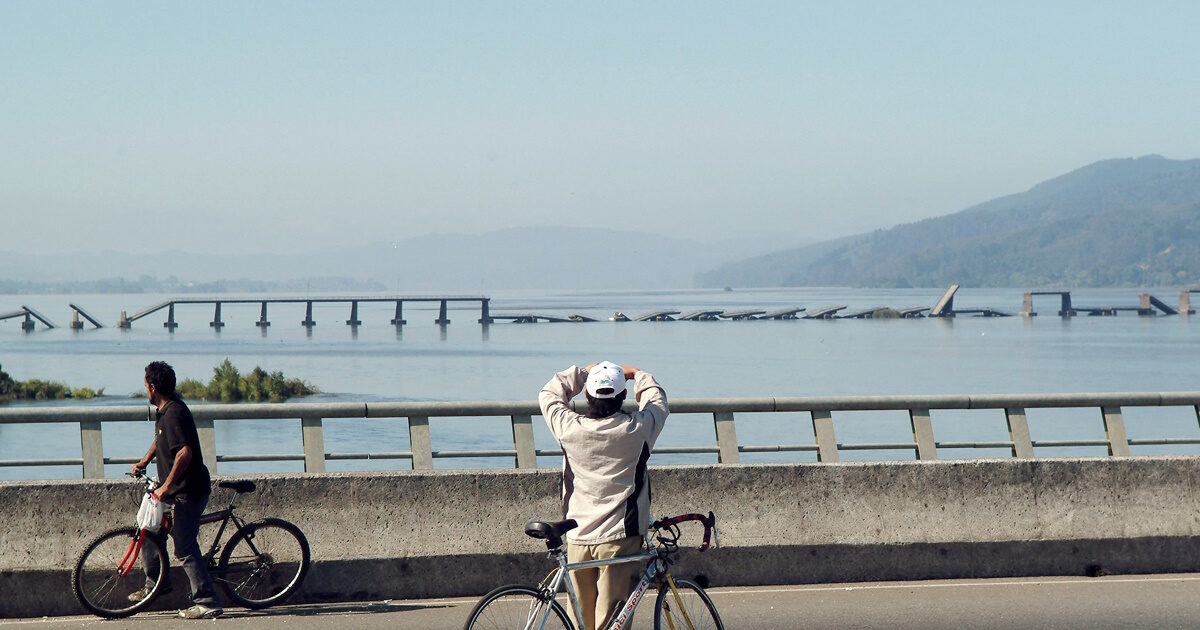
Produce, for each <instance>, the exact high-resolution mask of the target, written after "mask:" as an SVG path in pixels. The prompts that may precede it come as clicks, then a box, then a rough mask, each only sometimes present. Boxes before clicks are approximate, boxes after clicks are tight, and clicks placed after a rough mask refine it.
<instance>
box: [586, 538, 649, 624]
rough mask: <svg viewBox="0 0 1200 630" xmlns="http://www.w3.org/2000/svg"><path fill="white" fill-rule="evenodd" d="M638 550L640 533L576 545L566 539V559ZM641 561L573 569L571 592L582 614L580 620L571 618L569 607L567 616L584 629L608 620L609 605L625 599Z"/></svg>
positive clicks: (610, 556)
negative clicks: (576, 599)
mask: <svg viewBox="0 0 1200 630" xmlns="http://www.w3.org/2000/svg"><path fill="white" fill-rule="evenodd" d="M641 550H642V537H641V536H630V537H629V538H622V539H621V540H615V541H613V542H608V543H600V544H598V545H576V544H574V543H567V562H572V563H574V562H586V561H588V560H605V559H608V558H615V557H617V556H632V555H635V554H637V553H640V552H641ZM642 564H643V563H641V562H623V563H621V564H613V565H609V566H606V567H593V568H591V569H576V570H574V571H572V572H571V581H572V582H574V583H575V595H577V596H578V597H579V608H580V610H581V611H582V614H583V620H582V623H581V622H580V620H579V619H575V609H574V608H571V611H570V612H571V618H572V619H575V625H576V626H577V627H580V628H583V627H586V628H587V630H601V629H602V628H604V626H605V625H607V624H608V622H609V621H610V620H611V617H613V616H615V615H613V614H612V611H613V607H615V606H616V605H617V603H618V602H622V601H625V599H626V598H628V597H629V594H630V593H632V592H633V589H634V587H635V586H637V578H638V576H639V575H640V573H641V569H642Z"/></svg>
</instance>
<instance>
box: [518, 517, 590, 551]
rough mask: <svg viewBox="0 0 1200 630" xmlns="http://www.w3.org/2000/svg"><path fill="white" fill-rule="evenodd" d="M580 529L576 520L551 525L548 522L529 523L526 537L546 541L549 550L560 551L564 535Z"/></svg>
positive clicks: (526, 525)
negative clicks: (577, 528)
mask: <svg viewBox="0 0 1200 630" xmlns="http://www.w3.org/2000/svg"><path fill="white" fill-rule="evenodd" d="M576 527H579V523H577V522H575V519H573V518H569V519H567V520H565V521H557V522H554V523H550V522H547V521H529V522H528V523H525V535H527V536H531V537H533V538H537V539H538V540H545V541H546V548H547V549H558V548H559V547H561V546H562V535H563V534H565V533H567V532H569V531H571V530H572V529H575V528H576Z"/></svg>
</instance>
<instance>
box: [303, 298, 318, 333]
mask: <svg viewBox="0 0 1200 630" xmlns="http://www.w3.org/2000/svg"><path fill="white" fill-rule="evenodd" d="M300 325H301V326H304V327H305V328H307V329H309V330H310V331H311V330H312V327H313V326H316V325H317V322H315V321H313V318H312V302H308V305H307V306H305V307H304V321H302V322H300Z"/></svg>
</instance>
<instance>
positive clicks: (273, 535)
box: [213, 518, 311, 608]
mask: <svg viewBox="0 0 1200 630" xmlns="http://www.w3.org/2000/svg"><path fill="white" fill-rule="evenodd" d="M310 560H311V558H310V556H309V551H308V539H307V538H305V537H304V532H301V531H300V528H299V527H296V526H295V525H293V524H291V523H289V522H287V521H285V520H283V519H280V518H265V519H263V520H261V521H255V522H253V523H250V524H249V525H246V526H245V527H243V528H242V529H240V530H238V532H237V533H236V534H234V535H233V537H232V538H230V539H229V543H228V544H227V545H225V550H224V551H223V552H221V560H220V562H218V563H217V570H216V572H215V575H214V576H213V578H214V581H215V582H217V583H218V584H220V585H221V590H222V591H224V592H225V594H226V595H228V596H229V599H231V600H233V601H234V602H237V603H238V604H241V605H242V606H245V607H247V608H266V607H267V606H273V605H275V604H278V603H280V602H282V601H284V600H286V599H287V598H288V597H290V596H291V595H292V594H293V593H295V592H296V590H297V589H299V588H300V584H301V583H302V582H303V581H304V576H305V575H306V574H307V573H308V566H309V563H310Z"/></svg>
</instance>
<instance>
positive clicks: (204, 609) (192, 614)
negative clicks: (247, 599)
mask: <svg viewBox="0 0 1200 630" xmlns="http://www.w3.org/2000/svg"><path fill="white" fill-rule="evenodd" d="M224 612H225V611H224V610H223V609H222V608H220V607H219V606H218V607H217V608H209V607H208V606H205V605H204V604H196V605H194V606H192V607H191V608H184V609H183V610H181V611H179V616H180V617H182V618H184V619H216V618H217V617H220V616H221V614H222V613H224Z"/></svg>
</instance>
